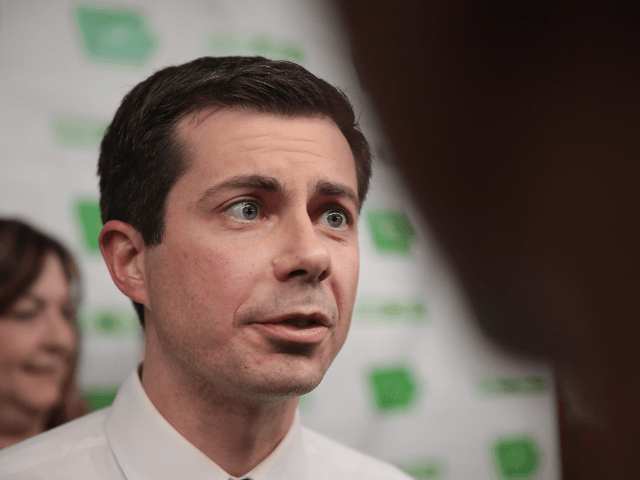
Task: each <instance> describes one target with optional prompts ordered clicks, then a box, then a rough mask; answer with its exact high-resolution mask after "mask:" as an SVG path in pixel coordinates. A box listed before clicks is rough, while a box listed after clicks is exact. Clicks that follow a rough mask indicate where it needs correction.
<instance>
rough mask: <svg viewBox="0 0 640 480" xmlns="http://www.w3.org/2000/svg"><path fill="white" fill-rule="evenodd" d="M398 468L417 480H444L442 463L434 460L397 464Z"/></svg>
mask: <svg viewBox="0 0 640 480" xmlns="http://www.w3.org/2000/svg"><path fill="white" fill-rule="evenodd" d="M396 465H397V466H398V468H400V469H402V470H404V471H405V472H407V473H408V474H409V475H411V476H412V477H413V478H415V479H417V480H426V479H429V480H431V479H433V480H435V479H439V478H442V474H443V469H442V466H441V464H440V462H437V461H434V460H425V461H417V462H416V461H414V462H410V463H409V462H406V463H396Z"/></svg>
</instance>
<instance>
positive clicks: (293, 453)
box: [105, 369, 309, 480]
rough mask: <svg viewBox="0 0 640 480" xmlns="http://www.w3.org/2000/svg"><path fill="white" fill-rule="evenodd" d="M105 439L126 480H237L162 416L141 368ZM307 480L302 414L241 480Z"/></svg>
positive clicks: (124, 390) (128, 383) (120, 399)
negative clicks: (145, 385)
mask: <svg viewBox="0 0 640 480" xmlns="http://www.w3.org/2000/svg"><path fill="white" fill-rule="evenodd" d="M105 435H106V437H107V441H108V442H109V446H110V448H111V451H112V452H113V455H114V456H115V458H116V460H117V461H118V464H119V465H120V468H121V469H122V472H123V473H124V475H125V477H126V478H127V480H143V479H148V478H153V479H162V480H183V479H184V478H198V479H207V480H229V479H233V478H234V477H231V476H230V475H229V474H227V473H226V472H225V471H224V470H223V469H222V468H220V467H219V466H218V465H217V464H216V463H214V462H213V461H212V460H211V459H210V458H209V457H207V456H206V455H205V454H204V453H202V452H201V451H200V450H198V449H197V448H196V447H194V446H193V445H192V444H191V443H189V442H188V441H187V440H186V439H185V438H184V437H183V436H182V435H180V434H179V433H178V432H177V431H176V430H175V429H174V428H173V427H172V426H171V425H169V423H168V422H167V421H166V420H165V419H164V417H162V415H160V413H159V412H158V411H157V410H156V408H155V407H154V406H153V404H152V403H151V401H150V400H149V398H148V397H147V395H146V393H145V391H144V390H143V388H142V385H141V383H140V378H139V376H138V372H137V369H136V370H135V371H134V372H132V373H131V375H130V376H129V377H128V378H127V379H126V380H125V381H124V383H123V384H122V385H121V387H120V390H119V391H118V395H117V396H116V398H115V400H114V402H113V405H112V406H111V410H110V412H109V414H108V416H107V419H106V421H105ZM247 477H249V478H251V479H252V480H276V479H278V480H280V479H283V478H295V479H303V480H307V479H309V472H308V463H307V457H306V453H305V449H304V445H303V438H302V431H301V427H300V418H299V413H298V412H297V411H296V415H295V419H294V421H293V425H292V426H291V428H290V429H289V432H288V433H287V434H286V435H285V437H284V438H283V439H282V441H281V442H280V444H279V445H278V446H277V447H276V449H275V450H274V451H273V452H272V453H271V454H270V455H269V456H268V457H267V458H265V459H264V460H263V461H262V462H261V463H260V464H259V465H258V466H256V467H255V468H254V469H253V470H251V472H249V473H248V474H246V475H245V476H243V477H242V478H243V479H244V478H247Z"/></svg>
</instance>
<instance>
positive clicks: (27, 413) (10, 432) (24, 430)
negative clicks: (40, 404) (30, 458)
mask: <svg viewBox="0 0 640 480" xmlns="http://www.w3.org/2000/svg"><path fill="white" fill-rule="evenodd" d="M47 420H48V415H47V414H45V413H43V412H34V411H31V410H28V409H25V408H21V407H20V406H19V405H16V404H15V403H12V402H11V403H7V404H5V403H3V404H2V405H0V449H3V448H6V447H10V446H11V445H14V444H16V443H19V442H22V441H23V440H26V439H28V438H31V437H33V436H35V435H38V434H39V433H43V432H44V431H45V430H46V423H47Z"/></svg>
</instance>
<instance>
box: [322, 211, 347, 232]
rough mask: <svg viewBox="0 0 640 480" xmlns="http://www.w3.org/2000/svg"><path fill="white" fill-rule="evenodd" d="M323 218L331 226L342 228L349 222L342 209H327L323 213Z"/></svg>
mask: <svg viewBox="0 0 640 480" xmlns="http://www.w3.org/2000/svg"><path fill="white" fill-rule="evenodd" d="M321 220H322V223H324V224H325V225H328V226H330V227H331V228H340V227H343V226H344V225H345V224H346V223H347V217H346V215H345V214H344V213H343V212H341V211H340V210H327V211H326V212H324V213H323V214H322V217H321Z"/></svg>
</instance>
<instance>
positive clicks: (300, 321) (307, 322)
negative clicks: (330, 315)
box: [283, 318, 320, 328]
mask: <svg viewBox="0 0 640 480" xmlns="http://www.w3.org/2000/svg"><path fill="white" fill-rule="evenodd" d="M283 323H286V324H288V325H293V326H294V327H298V328H307V327H313V326H316V325H320V324H319V323H318V322H316V321H315V320H311V319H309V318H288V319H287V320H285V321H284V322H283Z"/></svg>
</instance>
